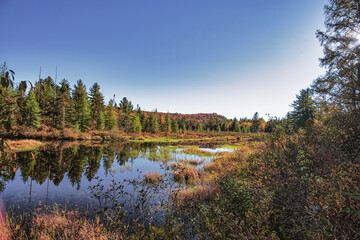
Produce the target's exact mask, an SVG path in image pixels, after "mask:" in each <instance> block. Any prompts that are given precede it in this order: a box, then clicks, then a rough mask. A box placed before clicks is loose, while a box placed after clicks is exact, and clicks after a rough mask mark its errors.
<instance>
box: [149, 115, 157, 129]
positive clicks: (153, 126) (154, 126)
mask: <svg viewBox="0 0 360 240" xmlns="http://www.w3.org/2000/svg"><path fill="white" fill-rule="evenodd" d="M149 121H150V132H152V133H156V132H158V131H159V123H158V113H157V112H156V111H154V112H153V113H151V115H150V119H149Z"/></svg>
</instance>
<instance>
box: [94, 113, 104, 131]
mask: <svg viewBox="0 0 360 240" xmlns="http://www.w3.org/2000/svg"><path fill="white" fill-rule="evenodd" d="M104 128H105V115H104V112H103V111H100V113H99V116H98V118H97V120H96V129H97V130H104Z"/></svg>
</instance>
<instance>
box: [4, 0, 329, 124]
mask: <svg viewBox="0 0 360 240" xmlns="http://www.w3.org/2000/svg"><path fill="white" fill-rule="evenodd" d="M326 3H327V1H326V0H301V1H298V0H272V1H269V0H251V1H250V0H181V1H180V0H151V1H149V0H104V1H99V0H97V1H95V0H86V1H85V0H76V1H73V0H61V1H60V0H53V1H48V0H0V21H1V29H2V34H1V39H0V62H4V61H6V63H7V65H8V66H9V68H10V69H12V70H14V71H15V80H16V81H23V80H29V81H31V82H32V83H34V82H35V81H37V80H38V78H39V70H40V67H41V77H42V78H45V77H47V76H51V77H52V78H54V79H55V74H56V68H57V80H58V82H59V81H60V80H61V79H63V78H66V79H67V80H68V81H69V82H70V83H71V85H72V86H73V85H74V84H75V83H76V81H77V80H79V79H81V80H82V81H83V82H84V83H85V84H86V86H87V89H89V88H90V87H91V86H92V85H93V84H94V83H95V82H98V83H99V85H100V87H101V91H102V93H103V95H104V97H105V101H106V103H107V101H109V99H112V98H113V96H114V94H115V101H116V102H117V103H119V102H120V101H121V99H122V98H123V97H126V98H127V99H129V100H130V101H132V103H133V104H134V105H135V106H136V105H137V104H139V105H140V107H141V108H142V109H144V110H148V111H152V110H154V109H157V110H158V111H159V112H171V113H175V112H178V113H218V114H221V115H224V116H225V117H227V118H234V117H236V118H240V117H252V116H253V115H254V113H255V112H258V113H259V114H260V116H263V117H265V114H270V115H271V116H277V117H284V116H285V115H286V113H287V112H288V111H290V110H291V107H290V104H291V103H292V102H293V101H294V100H295V99H296V94H299V91H300V90H301V89H303V88H307V87H309V86H310V85H311V83H312V82H313V80H314V79H316V78H317V77H318V76H320V75H321V74H322V73H323V72H324V69H322V68H320V66H319V60H318V59H319V58H321V57H322V56H323V54H322V48H321V46H320V44H319V41H318V40H317V39H316V36H315V33H316V30H318V29H321V30H323V29H324V24H323V22H324V16H323V7H324V4H326Z"/></svg>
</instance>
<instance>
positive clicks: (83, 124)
mask: <svg viewBox="0 0 360 240" xmlns="http://www.w3.org/2000/svg"><path fill="white" fill-rule="evenodd" d="M73 99H74V110H75V122H76V123H77V124H78V126H79V129H80V131H83V132H84V131H87V130H89V129H90V125H91V116H90V114H91V112H90V103H89V101H88V96H87V93H86V87H85V85H84V84H83V82H82V81H81V80H78V81H77V84H76V85H75V86H74V92H73Z"/></svg>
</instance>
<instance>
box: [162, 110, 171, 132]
mask: <svg viewBox="0 0 360 240" xmlns="http://www.w3.org/2000/svg"><path fill="white" fill-rule="evenodd" d="M164 131H165V132H167V133H170V132H171V119H170V113H166V116H165V122H164Z"/></svg>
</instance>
